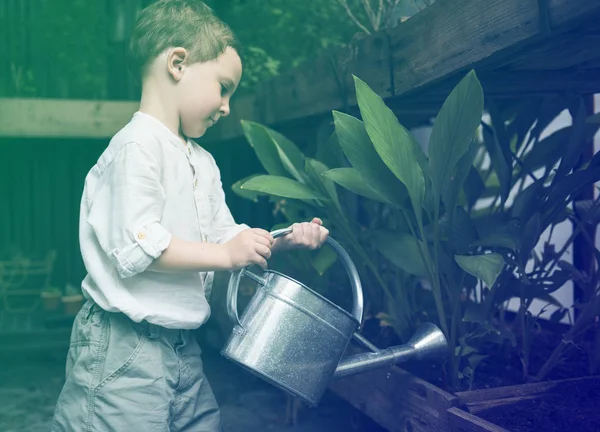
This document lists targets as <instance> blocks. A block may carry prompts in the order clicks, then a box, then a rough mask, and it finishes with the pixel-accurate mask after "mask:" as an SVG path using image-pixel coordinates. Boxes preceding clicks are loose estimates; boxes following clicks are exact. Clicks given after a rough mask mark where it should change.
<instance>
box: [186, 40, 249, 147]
mask: <svg viewBox="0 0 600 432" xmlns="http://www.w3.org/2000/svg"><path fill="white" fill-rule="evenodd" d="M241 76H242V61H241V60H240V56H239V55H238V53H237V52H236V51H235V50H234V49H233V48H231V47H227V48H226V50H225V52H224V53H223V54H221V55H220V56H219V57H217V58H216V59H214V60H211V61H208V62H203V63H193V64H191V65H188V66H185V69H184V73H182V75H181V79H180V81H179V82H178V84H177V86H176V93H177V95H176V96H177V104H178V108H179V123H180V126H179V127H180V132H181V134H183V135H184V136H185V137H189V138H199V137H201V136H202V135H204V133H205V132H206V130H207V129H208V128H209V127H211V126H212V125H214V124H215V123H216V122H217V121H218V120H219V118H221V117H223V116H226V115H228V114H229V101H230V99H231V96H232V95H233V93H234V92H235V90H236V89H237V86H238V84H239V82H240V79H241Z"/></svg>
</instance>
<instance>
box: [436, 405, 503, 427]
mask: <svg viewBox="0 0 600 432" xmlns="http://www.w3.org/2000/svg"><path fill="white" fill-rule="evenodd" d="M448 422H449V424H450V431H452V432H508V431H507V430H506V429H504V428H502V427H500V426H496V425H495V424H493V423H490V422H489V421H487V420H484V419H482V418H479V417H477V416H475V415H473V414H470V413H468V412H466V411H463V410H461V409H460V408H457V407H453V408H450V409H448Z"/></svg>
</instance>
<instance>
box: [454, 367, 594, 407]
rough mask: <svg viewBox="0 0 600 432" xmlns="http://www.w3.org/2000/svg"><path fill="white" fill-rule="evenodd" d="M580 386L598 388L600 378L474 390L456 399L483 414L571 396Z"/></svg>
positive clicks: (457, 395) (460, 403) (572, 379)
mask: <svg viewBox="0 0 600 432" xmlns="http://www.w3.org/2000/svg"><path fill="white" fill-rule="evenodd" d="M580 386H589V387H592V388H597V387H598V386H600V376H591V377H582V378H571V379H565V380H558V381H544V382H539V383H529V384H521V385H514V386H506V387H496V388H491V389H482V390H472V391H466V392H459V393H456V397H457V398H458V404H459V406H461V407H466V408H467V410H468V411H469V412H482V411H485V409H487V408H492V407H498V406H501V405H512V404H515V403H518V402H520V401H523V400H529V399H531V398H532V397H534V398H538V397H546V395H550V394H552V395H557V394H559V395H560V394H563V395H564V394H569V393H570V392H572V391H573V389H576V388H578V387H580Z"/></svg>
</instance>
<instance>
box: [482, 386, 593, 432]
mask: <svg viewBox="0 0 600 432" xmlns="http://www.w3.org/2000/svg"><path fill="white" fill-rule="evenodd" d="M599 406H600V388H597V387H591V386H587V387H586V386H582V388H578V389H577V390H576V391H573V392H569V394H568V395H565V394H550V395H547V396H545V397H543V398H541V399H533V400H528V401H523V402H520V403H518V404H514V405H508V406H507V405H505V406H500V407H497V408H492V409H489V410H486V411H484V412H481V413H478V414H477V415H478V416H479V417H482V418H484V419H486V420H488V421H490V422H492V423H494V424H497V425H498V426H502V427H504V428H506V429H508V430H510V431H511V432H533V431H544V432H554V431H557V432H558V431H560V432H566V431H577V432H597V431H600V410H599V408H598V407H599Z"/></svg>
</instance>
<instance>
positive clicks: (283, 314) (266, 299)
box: [221, 228, 447, 405]
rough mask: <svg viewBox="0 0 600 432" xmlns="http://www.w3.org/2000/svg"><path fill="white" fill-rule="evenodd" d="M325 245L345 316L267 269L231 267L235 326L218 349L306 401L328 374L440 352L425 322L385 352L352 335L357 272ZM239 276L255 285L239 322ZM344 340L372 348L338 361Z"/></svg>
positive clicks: (317, 394)
mask: <svg viewBox="0 0 600 432" xmlns="http://www.w3.org/2000/svg"><path fill="white" fill-rule="evenodd" d="M289 232H291V228H285V229H282V230H278V231H274V232H272V233H271V234H272V236H273V237H274V238H276V237H279V236H281V235H285V234H288V233H289ZM327 243H328V244H329V245H330V246H331V247H332V248H333V249H334V250H335V251H336V252H337V253H338V255H339V256H340V258H341V261H342V264H343V265H344V267H345V268H346V271H347V272H348V275H349V277H350V282H351V285H352V297H353V307H352V313H348V312H346V311H345V310H344V309H342V308H340V307H339V306H336V305H335V304H333V303H332V302H331V301H329V300H327V299H326V298H324V297H322V296H321V295H319V294H317V293H316V292H314V291H313V290H311V289H310V288H308V287H307V286H305V285H303V284H302V283H300V282H297V281H296V280H294V279H292V278H290V277H289V276H286V275H284V274H282V273H279V272H276V271H273V270H267V271H265V272H264V275H263V276H258V275H256V274H254V273H252V272H250V271H249V270H248V269H247V268H244V269H242V270H240V271H237V272H234V273H232V275H231V278H230V279H229V287H228V290H227V313H228V315H229V317H230V319H231V320H232V321H233V323H234V328H233V331H232V333H231V336H230V337H229V339H228V341H227V343H226V344H225V346H224V348H223V350H222V351H221V354H222V355H223V356H224V357H225V358H227V359H229V360H231V361H233V362H234V363H237V364H238V365H240V366H242V367H243V368H245V369H247V370H249V371H250V372H252V373H253V374H255V375H257V376H259V377H261V378H263V379H264V380H266V381H267V382H270V383H271V384H273V385H275V386H276V387H279V388H281V389H282V390H285V391H287V392H289V393H291V394H293V395H295V396H298V397H300V398H302V399H304V400H305V401H307V402H308V403H309V404H311V405H316V404H318V402H319V400H320V399H321V396H322V395H323V393H324V392H325V390H326V389H327V386H328V384H329V383H330V381H331V380H332V379H336V378H340V377H343V376H346V375H352V374H355V373H359V372H365V371H368V370H371V369H375V368H378V367H383V366H388V365H393V364H396V363H400V362H404V361H407V360H414V359H423V358H432V357H436V356H443V355H445V353H446V350H447V342H446V339H445V337H444V334H443V333H442V332H441V331H440V330H439V329H438V328H437V327H436V326H435V325H433V324H430V323H426V324H423V325H422V326H421V327H419V329H418V330H417V332H416V333H415V334H414V336H413V337H412V338H411V339H410V341H409V342H408V343H407V344H405V345H399V346H394V347H390V348H387V349H384V350H379V349H377V348H376V347H375V346H374V345H373V344H371V343H370V342H369V341H368V340H367V339H365V338H364V337H363V336H361V335H360V334H358V333H357V332H356V330H357V329H358V327H359V325H360V323H361V321H362V315H363V293H362V287H361V283H360V278H359V276H358V272H357V271H356V267H355V266H354V263H353V262H352V260H351V259H350V256H349V255H348V253H347V252H346V251H345V250H344V249H343V248H342V247H341V246H340V245H339V244H338V243H337V242H336V241H335V240H333V239H332V238H328V239H327ZM242 276H247V277H249V278H250V279H253V280H254V281H256V282H257V283H258V284H259V287H258V289H257V291H256V292H255V293H254V296H253V297H252V299H251V300H250V303H249V304H248V306H247V307H246V309H245V311H244V314H243V316H242V319H241V320H240V319H239V317H238V313H237V293H238V287H239V283H240V279H241V278H242ZM351 338H354V340H355V341H356V342H358V343H359V344H361V345H362V346H363V347H364V348H366V349H367V350H369V351H371V352H368V353H363V354H356V355H353V356H350V357H347V358H344V359H343V360H342V356H343V354H344V352H345V350H346V347H347V345H348V342H349V341H350V339H351ZM340 360H341V361H340Z"/></svg>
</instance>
